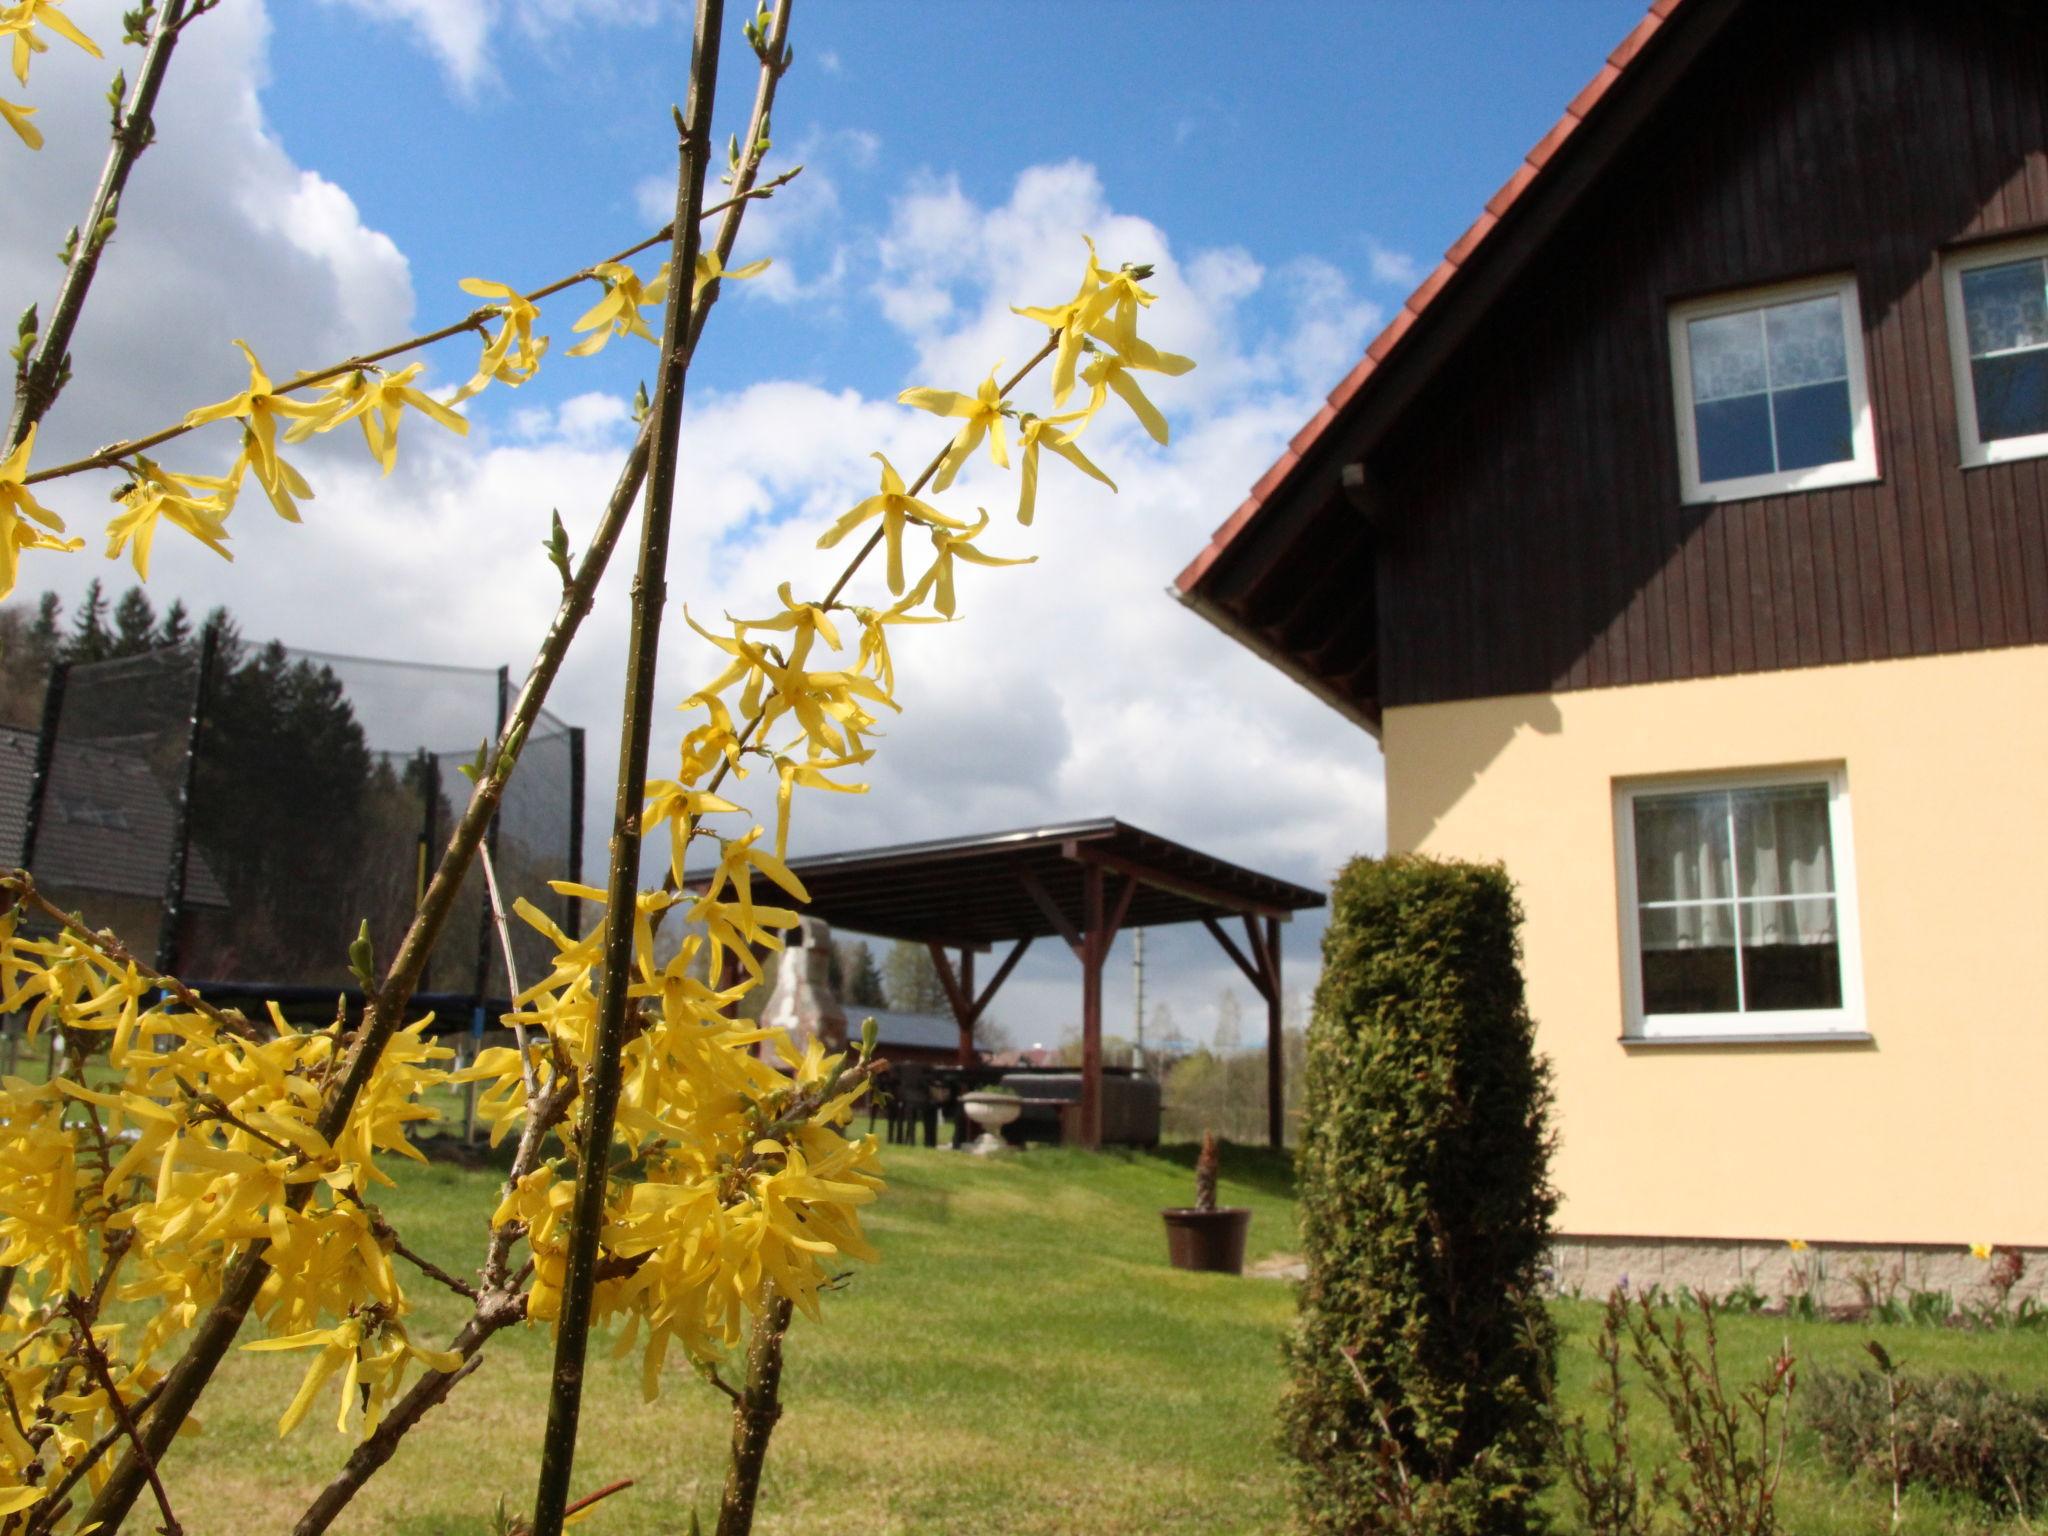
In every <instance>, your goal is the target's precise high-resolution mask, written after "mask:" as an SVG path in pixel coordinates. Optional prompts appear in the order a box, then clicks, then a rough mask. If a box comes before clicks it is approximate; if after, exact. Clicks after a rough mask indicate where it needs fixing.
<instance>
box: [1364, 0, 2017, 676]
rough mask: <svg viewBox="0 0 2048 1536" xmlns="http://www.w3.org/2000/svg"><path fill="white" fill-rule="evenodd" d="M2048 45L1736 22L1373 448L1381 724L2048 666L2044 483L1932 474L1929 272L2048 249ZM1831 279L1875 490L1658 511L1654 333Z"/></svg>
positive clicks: (1754, 11) (1664, 499)
mask: <svg viewBox="0 0 2048 1536" xmlns="http://www.w3.org/2000/svg"><path fill="white" fill-rule="evenodd" d="M2044 94H2048V25H2044V23H2043V22H2042V21H2039V20H2035V19H2033V18H2032V16H2031V13H2030V9H2029V8H2028V7H2022V6H2018V5H2005V4H1999V3H1969V0H1953V3H1935V0H1924V3H1907V0H1864V3H1858V4H1853V5H1852V4H1838V3H1824V0H1801V3H1800V4H1797V5H1785V4H1777V3H1760V4H1756V5H1753V6H1751V7H1749V8H1748V10H1747V11H1746V12H1745V13H1744V14H1743V15H1741V16H1739V17H1738V18H1737V19H1736V20H1735V21H1734V22H1733V23H1731V24H1730V26H1729V27H1728V29H1727V30H1726V31H1725V32H1724V33H1723V34H1722V35H1721V36H1720V37H1719V38H1718V39H1717V40H1716V41H1715V42H1714V44H1713V46H1712V48H1711V51H1710V53H1709V54H1708V55H1707V57H1706V58H1705V59H1703V60H1702V61H1701V63H1700V65H1699V66H1698V67H1697V68H1696V69H1695V71H1694V72H1693V74H1692V75H1691V77H1690V78H1689V79H1688V80H1686V81H1685V82H1684V83H1682V84H1681V85H1680V86H1679V87H1678V89H1677V90H1676V91H1674V92H1673V94H1672V95H1671V97H1670V98H1669V99H1667V100H1666V101H1665V102H1664V103H1663V105H1662V106H1661V107H1660V108H1659V110H1658V112H1657V114H1656V116H1655V117H1654V118H1653V119H1652V121H1651V122H1650V124H1649V125H1648V126H1647V127H1646V128H1644V129H1643V130H1642V131H1641V132H1640V133H1639V134H1638V135H1637V136H1636V138H1635V140H1634V141H1633V142H1632V143H1631V144H1630V145H1629V146H1628V148H1627V149H1626V150H1625V151H1624V152H1623V154H1622V155H1621V157H1620V158H1619V160H1618V162H1617V163H1616V165H1615V167H1614V168H1613V169H1612V170H1611V171H1610V172H1609V173H1608V176H1607V178H1606V180H1605V182H1604V183H1603V184H1602V185H1601V186H1600V187H1599V188H1598V189H1597V190H1596V192H1595V194H1594V195H1593V197H1592V198H1591V199H1590V200H1589V202H1588V204H1587V206H1586V207H1584V208H1583V209H1581V210H1580V211H1579V213H1578V214H1577V215H1575V217H1574V218H1573V220H1572V221H1571V223H1570V224H1569V226H1568V227H1567V228H1566V229H1565V230H1564V231H1563V232H1562V233H1560V235H1559V236H1557V238H1556V239H1555V240H1554V241H1553V242H1552V244H1551V245H1550V247H1549V248H1548V249H1547V250H1546V251H1545V252H1543V253H1542V255H1541V256H1540V257H1539V258H1538V259H1537V260H1536V262H1535V263H1534V264H1533V265H1532V266H1531V267H1530V269H1529V270H1528V271H1527V272H1526V273H1525V274H1524V275H1523V277H1522V278H1521V279H1520V280H1519V281H1518V282H1517V284H1516V285H1515V286H1514V287H1513V288H1512V289H1511V290H1510V291H1509V294H1508V296H1507V297H1506V298H1505V299H1504V300H1503V301H1502V302H1501V303H1499V304H1498V305H1497V306H1496V307H1495V309H1494V310H1493V311H1492V312H1491V313H1490V314H1489V315H1488V317H1487V318H1486V320H1485V321H1484V322H1483V323H1482V325H1481V327H1480V329H1479V331H1478V332H1477V333H1476V335H1475V338H1474V339H1473V340H1472V341H1471V342H1470V343H1468V344H1467V345H1466V347H1465V348H1464V349H1463V351H1462V352H1461V353H1460V354H1459V355H1458V356H1457V357H1456V358H1455V359H1454V360H1453V361H1452V362H1451V363H1450V364H1449V365H1448V366H1447V367H1445V368H1444V369H1443V370H1442V371H1441V373H1440V374H1439V375H1438V377H1437V378H1436V379H1435V380H1434V381H1433V382H1432V384H1431V386H1430V388H1429V389H1428V390H1427V391H1426V392H1424V393H1423V394H1422V395H1421V396H1420V397H1419V399H1418V401H1417V403H1416V404H1415V405H1414V406H1413V407H1412V408H1411V410H1410V411H1409V413H1408V415H1407V416H1406V418H1405V419H1404V420H1403V421H1402V422H1401V423H1400V424H1399V425H1398V426H1397V427H1396V428H1395V429H1394V430H1392V431H1390V432H1389V433H1387V434H1386V436H1385V437H1384V438H1383V439H1382V440H1381V444H1380V446H1379V447H1378V448H1377V449H1376V450H1375V452H1374V454H1373V456H1372V459H1371V462H1370V465H1369V468H1370V471H1371V476H1372V480H1373V483H1374V487H1375V500H1376V502H1377V504H1378V506H1379V508H1380V509H1381V519H1382V520H1381V522H1380V525H1379V529H1378V533H1377V537H1376V538H1375V540H1374V543H1375V549H1374V554H1373V561H1372V563H1373V566H1374V568H1375V576H1374V581H1375V596H1376V598H1377V608H1378V619H1379V649H1380V658H1381V659H1380V676H1379V686H1380V694H1379V697H1380V698H1381V700H1382V701H1383V702H1384V703H1386V704H1389V705H1400V704H1414V703H1425V702H1430V701H1434V700H1440V699H1454V698H1472V697H1481V696H1487V695H1496V694H1510V693H1524V692H1545V691H1556V690H1563V689H1575V688H1598V687H1611V686H1616V685H1620V684H1628V683H1642V682H1656V681H1666V680H1671V679H1679V678H1693V677H1705V676H1712V675H1719V674H1727V673H1737V672H1749V671H1756V670H1764V669H1772V668H1784V667H1809V666H1821V665H1828V664H1833V663H1840V662H1852V661H1864V660H1872V659H1878V658H1885V657H1902V656H1921V655H1930V654H1937V653H1941V652H1950V651H1958V650H1969V649H1976V648H1983V647H1993V646H2005V645H2020V644H2033V643H2040V642H2043V641H2048V532H2044V508H2048V478H2044V476H2048V460H2037V461H2029V462H2022V463H2017V464H2009V465H1999V466H1989V467H1985V468H1979V469H1970V470H1967V471H1966V470H1963V469H1961V468H1959V459H1960V449H1959V445H1958V431H1957V423H1956V402H1955V398H1954V389H1953V386H1952V383H1951V373H1950V362H1949V345H1948V333H1947V325H1946V319H1945V310H1944V298H1943V292H1942V279H1941V271H1942V258H1943V255H1944V254H1945V253H1946V252H1948V251H1951V250H1953V249H1954V248H1956V246H1957V245H1958V244H1960V243H1966V242H1970V241H1974V240H1980V239H1984V238H1987V237H1992V236H1996V235H1999V234H2004V233H2020V232H2027V231H2035V230H2048V112H2044V99H2043V98H2044ZM1843 272H1853V273H1854V275H1855V278H1856V282H1857V288H1858V294H1859V297H1860V300H1861V304H1862V310H1863V315H1862V321H1863V329H1864V353H1865V359H1866V366H1867V370H1868V375H1869V386H1870V399H1871V406H1872V410H1873V413H1874V416H1875V421H1876V426H1877V451H1878V467H1879V471H1880V474H1881V477H1882V478H1881V479H1880V480H1879V481H1877V482H1876V483H1872V484H1864V485H1856V486H1847V487H1841V488H1837V489H1831V490H1825V491H1816V492H1803V493H1798V494H1791V495H1784V496H1773V497H1765V498H1758V499H1755V500H1751V501H1744V502H1735V503H1727V504H1719V505H1713V506H1690V507H1689V506H1685V505H1683V504H1682V503H1681V500H1680V492H1679V480H1678V457H1677V455H1678V449H1677V444H1676V441H1675V438H1676V430H1675V421H1674V405H1673V399H1672V382H1671V367H1670V358H1669V355H1668V344H1667V339H1666V320H1667V315H1668V312H1669V308H1670V306H1671V304H1672V303H1674V302H1677V301H1680V300H1683V299H1686V298H1690V297H1695V296H1699V295H1702V294H1710V293H1714V292H1717V291H1721V290H1727V289H1735V288H1743V287H1748V286H1752V285H1759V284H1765V283H1770V282H1775V281H1779V280H1784V279H1792V278H1801V277H1810V276H1819V275H1823V274H1830V273H1843Z"/></svg>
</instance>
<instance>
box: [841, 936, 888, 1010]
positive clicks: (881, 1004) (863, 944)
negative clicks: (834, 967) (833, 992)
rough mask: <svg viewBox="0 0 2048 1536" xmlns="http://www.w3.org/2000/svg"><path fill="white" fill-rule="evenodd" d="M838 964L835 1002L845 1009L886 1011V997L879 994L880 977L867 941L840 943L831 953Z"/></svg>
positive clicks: (880, 987)
mask: <svg viewBox="0 0 2048 1536" xmlns="http://www.w3.org/2000/svg"><path fill="white" fill-rule="evenodd" d="M834 953H835V955H836V958H837V960H838V962H839V1000H840V1001H841V1002H843V1003H845V1004H846V1005H847V1006H848V1007H849V1008H886V1007H888V1006H889V996H888V994H887V993H886V992H884V991H883V990H882V973H881V971H879V970H878V969H876V967H875V952H874V951H873V950H872V949H870V948H868V943H867V940H865V939H854V940H852V941H850V942H842V943H840V944H839V945H837V946H836V948H835V951H834Z"/></svg>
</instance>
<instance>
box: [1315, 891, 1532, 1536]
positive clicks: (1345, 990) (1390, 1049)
mask: <svg viewBox="0 0 2048 1536" xmlns="http://www.w3.org/2000/svg"><path fill="white" fill-rule="evenodd" d="M1520 920H1521V913H1520V909H1519V908H1518V907H1517V905H1516V902H1515V898H1514V894H1513V890H1512V888H1511V887H1510V885H1509V882H1508V878H1507V876H1506V874H1505V873H1504V872H1503V871H1502V870H1501V869H1500V868H1499V867H1498V866H1479V865H1468V864H1456V863H1445V862H1439V861H1437V860H1433V859H1425V858H1415V857H1401V858H1388V859H1379V860H1375V859H1358V860H1354V861H1353V862H1352V863H1351V864H1350V865H1348V866H1347V867H1346V868H1345V869H1344V870H1343V872H1342V873H1341V874H1339V876H1338V877H1337V882H1336V885H1335V887H1334V888H1333V890H1332V892H1331V900H1330V926H1329V931H1328V933H1327V934H1326V936H1325V938H1324V940H1323V974H1322V980H1321V982H1320V983H1319V984H1318V986H1317V989H1316V999H1315V1013H1314V1017H1313V1019H1312V1020H1311V1022H1310V1025H1309V1034H1308V1067H1307V1079H1306V1083H1305V1086H1304V1096H1305V1099H1306V1116H1307V1125H1306V1128H1305V1130H1304V1133H1303V1139H1302V1146H1301V1152H1300V1159H1299V1169H1300V1194H1301V1205H1302V1238H1303V1244H1304V1247H1305V1249H1306V1257H1307V1260H1308V1280H1307V1283H1306V1285H1305V1286H1304V1288H1303V1291H1302V1298H1301V1312H1300V1316H1299V1319H1298V1321H1297V1323H1296V1326H1295V1331H1294V1334H1293V1337H1292V1338H1291V1340H1290V1341H1289V1345H1288V1356H1289V1361H1290V1364H1291V1367H1292V1372H1293V1382H1292V1385H1291V1387H1290V1389H1289V1391H1288V1394H1287V1398H1286V1401H1285V1403H1284V1405H1283V1408H1282V1424H1283V1430H1284V1434H1285V1437H1286V1441H1287V1444H1288V1447H1289V1449H1290V1450H1291V1452H1292V1454H1293V1456H1294V1457H1295V1459H1296V1460H1297V1461H1298V1462H1299V1464H1300V1468H1299V1484H1298V1486H1299V1493H1300V1508H1301V1513H1302V1517H1303V1521H1304V1523H1305V1525H1306V1526H1307V1528H1308V1529H1310V1530H1313V1531H1319V1532H1331V1533H1340V1532H1341V1533H1345V1536H1355V1533H1359V1532H1368V1531H1384V1532H1402V1533H1430V1536H1450V1533H1454V1532H1455V1533H1471V1536H1492V1533H1519V1532H1527V1531H1534V1530H1538V1529H1540V1528H1541V1527H1542V1523H1543V1522H1542V1517H1541V1513H1540V1511H1539V1510H1538V1509H1537V1508H1536V1505H1535V1495H1536V1494H1537V1492H1538V1491H1539V1490H1540V1489H1541V1487H1542V1485H1543V1482H1544V1478H1545V1473H1544V1468H1543V1461H1544V1456H1543V1442H1542V1436H1541V1428H1542V1417H1541V1415H1542V1405H1543V1402H1544V1399H1545V1395H1546V1389H1547V1385H1548V1382H1549V1379H1550V1374H1551V1370H1552V1354H1553V1339H1552V1335H1551V1331H1550V1323H1549V1319H1548V1315H1547V1313H1546V1312H1545V1311H1544V1309H1543V1306H1542V1302H1541V1299H1540V1297H1539V1295H1538V1292H1539V1288H1540V1280H1541V1272H1542V1267H1543V1264H1544V1262H1545V1244H1546V1238H1547V1233H1548V1229H1549V1223H1550V1217H1551V1213H1552V1211H1553V1209H1554V1208H1555V1205H1556V1200H1555V1196H1554V1195H1553V1193H1552V1191H1551V1188H1550V1183H1549V1175H1548V1164H1549V1156H1550V1133H1549V1129H1548V1125H1547V1115H1548V1110H1549V1104H1550V1087H1549V1075H1548V1071H1547V1068H1546V1067H1545V1065H1544V1064H1543V1063H1542V1061H1540V1060H1539V1059H1538V1057H1537V1056H1536V1053H1535V1047H1534V1038H1533V1036H1534V1032H1533V1027H1532V1025H1531V1022H1530V1019H1529V1014H1528V1011H1527V1009H1526V1008H1525V1007H1524V1005H1523V1001H1522V977H1521V972H1520V969H1519V963H1518V961H1519V945H1518V941H1517V938H1516V928H1517V926H1518V924H1519V923H1520Z"/></svg>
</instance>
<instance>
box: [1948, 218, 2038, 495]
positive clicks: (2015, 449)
mask: <svg viewBox="0 0 2048 1536" xmlns="http://www.w3.org/2000/svg"><path fill="white" fill-rule="evenodd" d="M2029 256H2033V257H2048V235H2032V236H2029V237H2027V238H2026V239H2023V240H2002V241H2000V242H1999V243H1998V244H1996V245H1973V246H1971V247H1970V249H1968V250H1967V251H1957V252H1954V253H1952V254H1951V255H1950V256H1949V257H1948V258H1947V259H1946V260H1944V261H1943V262H1942V268H1941V289H1942V295H1943V298H1944V300H1945V303H1946V307H1947V310H1948V360H1949V370H1950V374H1951V376H1952V377H1953V378H1954V380H1955V390H1956V436H1957V437H1958V438H1959V439H1960V442H1961V447H1962V464H1963V468H1965V469H1981V468H1983V467H1984V466H1985V465H1986V464H2010V463H2012V462H2013V461H2014V460H2016V459H2038V458H2040V457H2041V456H2042V455H2044V454H2048V432H2036V433H2033V434H2032V435H2030V436H2027V437H2003V438H1999V439H1997V440H1995V441H1993V442H1989V443H1987V442H1985V441H1984V440H1983V439H1982V438H1981V437H1979V436H1978V435H1977V381H1976V379H1975V377H1974V376H1973V375H1972V374H1971V372H1970V327H1969V321H1968V317H1967V316H1965V315H1964V313H1963V274H1964V273H1965V272H1971V271H1975V270H1976V269H1977V268H1978V267H2000V266H2004V265H2005V264H2006V263H2007V262H2009V261H2024V260H2025V259H2026V258H2027V257H2029Z"/></svg>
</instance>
